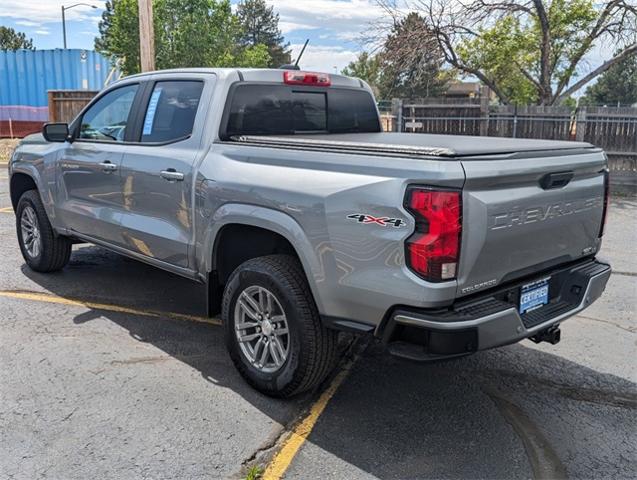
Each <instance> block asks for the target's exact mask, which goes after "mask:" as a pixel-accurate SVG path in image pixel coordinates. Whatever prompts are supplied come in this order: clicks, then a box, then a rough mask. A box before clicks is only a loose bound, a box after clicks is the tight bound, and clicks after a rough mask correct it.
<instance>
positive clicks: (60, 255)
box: [16, 190, 72, 273]
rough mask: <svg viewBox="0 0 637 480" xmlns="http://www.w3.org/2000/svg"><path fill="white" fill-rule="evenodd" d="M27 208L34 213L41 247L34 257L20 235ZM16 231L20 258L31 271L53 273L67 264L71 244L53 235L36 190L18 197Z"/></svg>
mask: <svg viewBox="0 0 637 480" xmlns="http://www.w3.org/2000/svg"><path fill="white" fill-rule="evenodd" d="M27 208H31V209H32V210H33V211H34V212H35V217H36V219H37V227H38V231H39V238H40V244H41V246H40V249H39V251H38V253H37V254H36V255H32V254H31V253H30V252H29V250H28V249H27V247H26V246H25V242H24V239H23V235H22V228H21V227H22V215H23V212H24V210H25V209H27ZM16 230H17V233H18V243H19V245H20V250H21V251H22V256H23V257H24V260H25V261H26V263H27V265H28V266H29V268H31V269H32V270H35V271H36V272H43V273H47V272H54V271H56V270H60V269H62V268H63V267H64V266H65V265H66V264H67V263H68V262H69V258H70V256H71V247H72V242H71V241H70V240H69V239H68V238H66V237H63V236H59V235H55V233H54V232H53V228H51V223H50V222H49V218H48V217H47V215H46V211H45V210H44V205H42V200H41V199H40V194H39V193H38V191H37V190H28V191H26V192H24V193H23V194H22V196H21V197H20V200H19V201H18V208H17V209H16Z"/></svg>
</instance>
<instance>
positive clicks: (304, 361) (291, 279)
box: [222, 255, 338, 398]
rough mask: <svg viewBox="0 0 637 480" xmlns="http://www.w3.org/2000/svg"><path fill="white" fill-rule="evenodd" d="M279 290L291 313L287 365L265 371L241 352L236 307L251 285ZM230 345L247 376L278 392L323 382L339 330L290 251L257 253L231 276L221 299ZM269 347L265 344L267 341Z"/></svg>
mask: <svg viewBox="0 0 637 480" xmlns="http://www.w3.org/2000/svg"><path fill="white" fill-rule="evenodd" d="M255 286H256V287H262V288H265V289H267V290H268V291H269V292H271V293H272V294H274V296H275V297H276V300H277V301H278V302H279V304H280V306H281V307H282V310H283V312H284V314H285V316H286V321H287V325H288V331H289V340H288V341H289V351H288V354H287V358H286V359H285V362H284V363H283V364H282V366H281V367H280V368H279V369H278V370H277V371H274V372H269V373H265V372H263V371H261V370H259V369H257V368H255V366H253V364H252V363H250V361H249V359H248V358H247V357H246V355H245V354H244V353H243V352H242V350H241V348H240V346H239V340H238V339H237V335H236V333H235V308H236V305H237V300H238V298H239V295H240V294H241V293H242V292H243V291H244V290H246V289H247V288H249V287H255ZM222 319H223V323H224V330H225V338H226V346H227V348H228V352H229V353H230V357H231V358H232V361H233V362H234V364H235V366H236V368H237V370H239V373H241V375H242V376H243V378H244V379H245V380H246V381H247V382H248V383H249V384H250V385H251V386H252V387H254V388H255V389H257V390H259V391H260V392H262V393H264V394H266V395H270V396H273V397H280V398H283V397H290V396H293V395H296V394H299V393H301V392H304V391H307V390H310V389H312V388H314V387H315V386H317V385H318V384H320V383H321V382H322V381H323V380H324V379H325V377H326V376H327V374H328V373H329V372H330V370H331V369H332V368H333V367H334V365H335V364H336V357H337V356H338V350H337V341H338V332H336V331H334V330H330V329H327V328H325V327H324V326H323V325H322V323H321V319H320V317H319V313H318V310H317V308H316V304H315V303H314V299H313V297H312V293H311V291H310V288H309V286H308V283H307V280H306V278H305V274H304V272H303V269H302V268H301V265H300V263H299V262H298V260H297V259H296V258H294V257H291V256H289V255H270V256H266V257H259V258H254V259H252V260H248V261H246V262H244V263H243V264H241V265H240V266H239V267H238V268H237V269H236V270H235V271H234V272H233V273H232V275H231V276H230V279H229V280H228V282H227V284H226V287H225V290H224V294H223V302H222ZM263 348H265V347H263Z"/></svg>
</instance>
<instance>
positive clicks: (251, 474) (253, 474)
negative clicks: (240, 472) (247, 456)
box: [245, 465, 263, 480]
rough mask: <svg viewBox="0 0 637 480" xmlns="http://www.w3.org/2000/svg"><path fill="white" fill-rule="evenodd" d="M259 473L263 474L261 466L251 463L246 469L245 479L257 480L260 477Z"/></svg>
mask: <svg viewBox="0 0 637 480" xmlns="http://www.w3.org/2000/svg"><path fill="white" fill-rule="evenodd" d="M261 475H263V467H261V466H259V465H252V466H251V467H250V468H249V469H248V473H247V474H246V479H245V480H259V479H260V478H261Z"/></svg>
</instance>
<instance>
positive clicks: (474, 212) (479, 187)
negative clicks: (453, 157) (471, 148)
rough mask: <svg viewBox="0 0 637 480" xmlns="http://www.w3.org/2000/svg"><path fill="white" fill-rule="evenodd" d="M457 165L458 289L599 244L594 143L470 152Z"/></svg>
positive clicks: (488, 283)
mask: <svg viewBox="0 0 637 480" xmlns="http://www.w3.org/2000/svg"><path fill="white" fill-rule="evenodd" d="M462 165H463V168H464V170H465V174H466V182H465V186H464V190H463V215H464V218H463V222H462V224H463V232H462V243H461V254H460V265H459V269H458V270H459V271H458V275H459V277H458V296H463V295H469V294H471V293H474V292H477V291H480V290H483V289H486V288H489V287H492V286H495V285H499V284H501V283H504V282H507V281H509V280H513V279H516V278H520V277H523V276H526V275H530V274H533V273H535V272H539V271H541V270H544V269H547V268H550V267H552V266H554V265H558V264H562V263H566V262H569V261H572V260H576V259H578V258H581V257H585V256H588V255H591V254H594V253H596V252H597V250H598V249H599V244H600V240H599V238H598V236H599V231H600V226H601V222H602V211H603V203H604V175H605V173H604V171H605V169H606V157H605V155H604V153H603V152H602V151H601V150H598V149H588V150H582V149H580V150H577V151H575V150H574V151H572V152H569V151H559V152H553V153H546V154H542V155H539V154H537V153H536V154H532V155H527V156H526V157H524V156H523V155H521V154H514V155H508V156H503V157H500V158H498V157H493V158H491V159H482V158H480V157H473V158H472V159H463V160H462ZM565 182H567V183H566V184H565V185H564V183H565Z"/></svg>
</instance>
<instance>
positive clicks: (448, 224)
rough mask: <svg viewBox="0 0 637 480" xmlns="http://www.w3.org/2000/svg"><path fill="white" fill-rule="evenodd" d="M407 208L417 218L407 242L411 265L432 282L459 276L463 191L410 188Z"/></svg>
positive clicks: (411, 267) (416, 271) (409, 263)
mask: <svg viewBox="0 0 637 480" xmlns="http://www.w3.org/2000/svg"><path fill="white" fill-rule="evenodd" d="M405 208H407V210H409V212H411V213H412V214H413V215H414V217H415V219H416V230H415V232H414V234H413V235H412V236H411V237H409V238H408V239H407V241H406V249H407V252H406V253H407V255H406V258H407V265H408V266H409V268H410V269H412V270H413V271H414V272H415V273H417V274H418V275H420V276H421V277H423V278H424V279H425V280H428V281H431V282H441V281H446V280H453V279H454V278H456V274H457V270H458V258H459V256H460V233H461V228H462V227H461V215H462V204H461V197H460V192H457V191H450V190H428V189H423V188H410V189H409V190H408V191H407V198H406V202H405Z"/></svg>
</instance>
